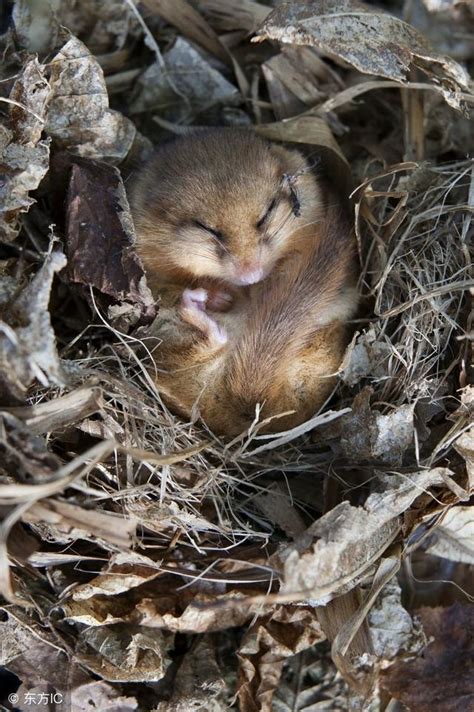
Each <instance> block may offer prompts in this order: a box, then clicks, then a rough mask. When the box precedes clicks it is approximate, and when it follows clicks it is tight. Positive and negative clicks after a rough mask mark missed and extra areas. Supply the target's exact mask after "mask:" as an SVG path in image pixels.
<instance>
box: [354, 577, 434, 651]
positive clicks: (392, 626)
mask: <svg viewBox="0 0 474 712" xmlns="http://www.w3.org/2000/svg"><path fill="white" fill-rule="evenodd" d="M401 596H402V591H401V588H400V586H399V584H398V583H397V580H396V579H395V578H393V579H392V580H391V581H390V582H389V583H387V584H386V585H385V586H384V587H383V589H382V591H381V592H380V594H379V596H378V597H377V599H376V601H375V604H374V605H373V607H372V609H371V610H370V613H369V617H368V622H369V626H370V636H371V638H372V644H373V648H374V654H375V655H376V656H377V657H378V658H379V659H380V660H391V659H392V658H395V657H396V656H398V655H402V654H405V653H410V654H412V655H413V654H416V653H418V652H419V651H420V648H421V647H422V645H424V644H425V643H426V638H425V637H424V635H423V632H422V630H421V628H420V625H419V622H418V621H417V619H415V620H414V619H413V618H412V617H411V616H410V614H409V613H408V611H407V610H406V609H405V608H404V607H403V606H402V599H401Z"/></svg>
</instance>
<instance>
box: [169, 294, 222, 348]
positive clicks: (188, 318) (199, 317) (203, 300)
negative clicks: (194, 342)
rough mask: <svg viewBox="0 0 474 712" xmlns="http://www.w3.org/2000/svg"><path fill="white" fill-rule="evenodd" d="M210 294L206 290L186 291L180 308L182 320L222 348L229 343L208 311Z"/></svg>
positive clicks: (213, 344)
mask: <svg viewBox="0 0 474 712" xmlns="http://www.w3.org/2000/svg"><path fill="white" fill-rule="evenodd" d="M207 303H208V293H207V291H206V290H205V289H185V290H184V292H183V296H182V298H181V305H180V308H179V311H180V314H181V318H182V319H183V321H185V322H186V323H187V324H190V325H191V326H194V328H195V329H197V330H198V331H200V332H201V333H202V334H204V336H206V337H207V339H208V340H209V341H210V343H211V345H212V346H215V347H216V348H217V347H221V346H224V344H226V343H227V333H226V331H225V329H223V328H222V327H221V326H219V324H218V323H217V322H216V321H215V319H213V318H212V317H211V316H209V314H208V313H207V311H206V308H207Z"/></svg>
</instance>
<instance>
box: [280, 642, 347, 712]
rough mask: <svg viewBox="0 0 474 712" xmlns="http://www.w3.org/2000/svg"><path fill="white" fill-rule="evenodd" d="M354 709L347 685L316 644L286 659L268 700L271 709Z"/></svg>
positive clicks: (337, 711)
mask: <svg viewBox="0 0 474 712" xmlns="http://www.w3.org/2000/svg"><path fill="white" fill-rule="evenodd" d="M352 708H355V709H357V707H356V705H355V704H354V698H353V696H352V695H351V694H350V691H349V688H348V686H347V684H346V683H345V682H344V680H343V678H342V676H341V675H340V673H339V672H338V671H337V670H336V668H335V666H334V663H333V662H332V660H331V655H330V648H329V645H327V644H325V643H320V644H319V645H316V646H315V647H314V648H309V649H307V650H303V651H302V652H301V653H299V654H298V655H295V656H294V657H292V658H289V659H288V661H287V662H286V663H285V667H284V669H283V675H282V680H281V682H280V686H279V688H278V690H276V692H275V695H274V697H273V701H272V711H273V712H320V711H321V712H324V711H325V712H343V711H344V712H345V711H346V710H349V709H352Z"/></svg>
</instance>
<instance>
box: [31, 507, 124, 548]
mask: <svg viewBox="0 0 474 712" xmlns="http://www.w3.org/2000/svg"><path fill="white" fill-rule="evenodd" d="M23 521H24V522H28V523H29V524H32V525H34V528H35V529H36V530H39V531H40V532H42V533H43V535H44V536H43V538H47V539H49V540H53V541H56V542H58V543H64V544H65V543H70V542H73V541H75V540H76V539H88V540H90V541H96V542H98V543H100V544H102V546H104V547H106V548H112V549H115V548H117V547H118V548H127V547H129V546H130V545H131V543H132V540H133V538H134V536H135V533H136V528H137V522H136V521H135V520H132V519H122V518H120V517H119V516H118V515H114V514H113V513H111V512H103V511H101V510H95V511H94V510H86V509H83V508H82V507H78V506H77V505H75V504H70V503H69V502H61V501H60V500H55V499H44V500H43V501H41V502H37V503H36V504H34V505H33V506H32V507H30V508H29V509H28V510H27V511H26V512H25V513H24V514H23ZM119 522H120V526H119Z"/></svg>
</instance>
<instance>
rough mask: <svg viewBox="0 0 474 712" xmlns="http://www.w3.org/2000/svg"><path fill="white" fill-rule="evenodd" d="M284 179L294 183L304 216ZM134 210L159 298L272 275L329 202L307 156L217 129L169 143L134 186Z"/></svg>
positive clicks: (141, 246)
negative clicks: (247, 275)
mask: <svg viewBox="0 0 474 712" xmlns="http://www.w3.org/2000/svg"><path fill="white" fill-rule="evenodd" d="M284 176H294V177H295V178H294V180H295V186H296V190H297V193H298V198H299V200H300V202H301V214H300V215H299V216H296V215H294V213H293V212H292V209H291V201H290V197H291V196H290V188H289V185H288V184H286V183H285V180H284ZM275 197H278V201H277V205H276V206H275V208H274V210H273V211H272V212H271V214H270V216H269V218H268V220H267V222H266V223H265V224H264V225H261V226H260V227H259V226H258V224H259V221H260V220H261V219H262V217H263V216H264V215H265V212H266V210H267V208H268V207H269V206H270V205H271V203H272V200H273V199H274V198H275ZM130 204H131V207H132V213H133V218H134V222H135V228H136V232H137V245H138V251H139V254H140V256H141V258H142V260H143V263H144V265H145V268H146V270H147V272H148V274H149V283H150V287H151V289H152V291H155V292H159V291H160V289H161V288H162V286H163V284H166V283H167V282H171V283H173V284H181V285H183V286H186V287H188V286H190V285H191V284H192V282H193V281H195V280H196V279H199V280H200V282H199V283H200V284H202V280H203V279H207V280H210V283H211V284H212V282H213V281H214V282H215V283H216V284H219V283H224V284H225V285H231V284H234V285H240V284H242V283H245V281H244V282H242V281H241V277H242V274H243V273H244V272H245V271H248V270H252V269H257V268H260V269H261V271H262V272H263V274H262V278H263V277H265V276H267V275H268V274H269V273H270V271H271V270H272V269H273V267H274V266H275V264H276V262H277V261H278V260H280V259H281V258H282V257H283V256H284V255H285V254H287V253H288V252H291V251H292V250H294V249H295V246H297V239H296V238H297V231H298V229H299V228H300V227H301V226H303V225H305V224H307V223H313V222H314V221H317V220H318V219H320V218H321V207H322V205H323V198H322V195H321V193H320V187H319V184H318V182H317V181H316V179H315V178H314V177H313V175H312V174H311V173H310V172H309V171H308V170H307V166H306V162H305V160H304V159H303V157H302V156H301V154H300V153H299V152H297V151H289V150H287V149H285V148H283V147H281V146H278V145H274V144H271V143H270V142H269V141H265V140H264V139H261V138H259V137H258V136H256V135H255V134H253V133H252V132H250V131H245V130H242V129H210V130H206V131H202V132H199V133H195V134H192V135H189V136H185V137H181V138H179V139H176V140H175V141H171V142H170V143H167V144H164V145H163V146H162V147H161V148H160V149H159V150H158V151H157V153H156V155H155V156H154V158H153V159H152V160H151V161H150V162H149V163H148V164H147V165H146V166H145V167H144V168H143V169H142V170H141V171H139V172H137V173H136V175H135V177H134V179H132V187H131V190H130ZM196 221H197V222H199V223H202V224H203V225H207V226H209V227H210V228H212V229H213V230H215V231H217V232H218V233H219V234H221V235H222V240H217V239H216V238H215V237H214V236H213V235H212V234H211V233H209V232H207V231H206V230H203V229H201V228H199V227H198V226H197V225H196V224H195V223H196ZM257 281H259V280H257ZM247 283H250V282H247Z"/></svg>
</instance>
